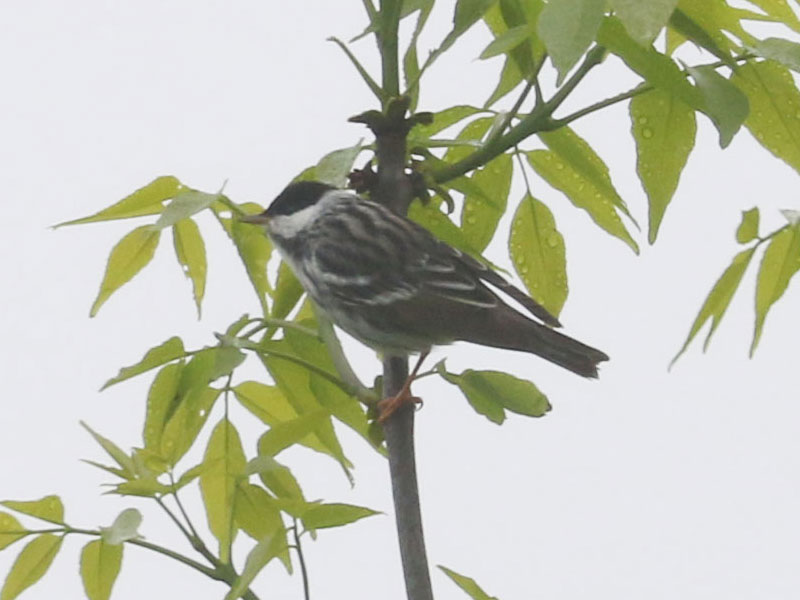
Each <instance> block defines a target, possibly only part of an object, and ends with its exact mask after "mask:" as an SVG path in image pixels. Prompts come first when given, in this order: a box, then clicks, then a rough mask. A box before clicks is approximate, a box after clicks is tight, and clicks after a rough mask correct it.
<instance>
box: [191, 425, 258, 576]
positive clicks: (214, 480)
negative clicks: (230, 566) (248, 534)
mask: <svg viewBox="0 0 800 600" xmlns="http://www.w3.org/2000/svg"><path fill="white" fill-rule="evenodd" d="M203 463H204V464H205V465H206V467H207V468H206V469H205V470H204V471H203V473H202V474H201V475H200V491H201V492H202V494H203V504H204V505H205V507H206V516H207V517H208V528H209V529H210V530H211V533H212V534H213V535H214V537H215V538H217V540H219V553H220V560H221V561H222V562H223V563H226V562H228V560H229V559H230V549H231V544H232V543H233V539H234V537H235V536H236V527H235V525H234V522H233V504H234V499H235V495H236V484H237V480H238V478H240V477H241V476H242V475H244V470H245V466H246V464H247V460H246V459H245V456H244V451H243V450H242V443H241V440H240V438H239V433H238V432H237V431H236V428H235V427H234V426H233V424H232V423H230V421H228V420H227V419H223V420H222V421H220V422H219V423H218V424H217V426H216V427H215V428H214V431H213V432H212V433H211V438H210V439H209V441H208V447H207V448H206V453H205V456H204V457H203Z"/></svg>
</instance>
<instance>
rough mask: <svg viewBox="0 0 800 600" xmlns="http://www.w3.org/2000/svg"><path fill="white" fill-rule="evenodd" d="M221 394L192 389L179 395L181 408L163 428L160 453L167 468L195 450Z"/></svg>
mask: <svg viewBox="0 0 800 600" xmlns="http://www.w3.org/2000/svg"><path fill="white" fill-rule="evenodd" d="M187 369H188V367H187ZM220 393H221V392H220V390H218V389H215V388H212V387H204V386H199V387H192V388H190V389H189V390H187V391H186V392H185V393H183V394H180V392H179V394H180V400H179V403H178V406H177V407H176V408H175V410H174V412H172V414H171V416H170V417H169V419H168V420H167V422H166V424H165V425H164V429H163V431H162V434H161V451H160V452H159V453H158V454H159V455H160V456H161V457H162V458H163V459H164V460H165V461H166V462H167V464H168V465H171V466H174V465H175V464H176V463H177V462H178V461H179V460H180V459H181V458H182V457H183V455H184V454H186V453H187V452H188V451H189V448H191V447H192V445H193V444H194V442H195V440H196V439H197V436H198V435H199V433H200V430H201V429H202V428H203V425H205V422H206V421H207V420H208V415H209V414H210V413H211V409H212V408H213V406H214V403H215V402H216V400H217V398H219V395H220Z"/></svg>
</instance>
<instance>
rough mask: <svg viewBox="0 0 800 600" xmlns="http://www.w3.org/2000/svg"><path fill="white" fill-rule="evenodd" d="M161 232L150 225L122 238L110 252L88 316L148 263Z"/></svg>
mask: <svg viewBox="0 0 800 600" xmlns="http://www.w3.org/2000/svg"><path fill="white" fill-rule="evenodd" d="M160 236H161V232H160V231H159V230H157V229H153V227H152V226H150V225H142V226H141V227H137V228H136V229H134V230H133V231H131V232H130V233H129V234H128V235H126V236H125V237H124V238H122V239H121V240H120V241H119V242H118V243H117V245H116V246H114V248H113V249H112V250H111V254H110V255H109V257H108V264H107V265H106V272H105V275H104V276H103V282H102V283H101V284H100V291H99V292H98V294H97V298H96V299H95V301H94V304H92V310H91V311H90V312H89V316H90V317H93V316H95V315H96V314H97V311H98V310H100V307H101V306H102V305H103V303H104V302H105V301H106V300H108V298H109V297H110V296H111V294H113V293H114V292H116V291H117V290H118V289H119V288H121V287H122V286H123V285H125V284H126V283H128V282H129V281H130V280H131V279H133V277H134V276H135V275H136V274H137V273H138V272H139V271H141V270H142V269H143V268H144V267H145V266H147V263H149V262H150V261H151V260H152V258H153V254H155V251H156V248H157V247H158V240H159V238H160Z"/></svg>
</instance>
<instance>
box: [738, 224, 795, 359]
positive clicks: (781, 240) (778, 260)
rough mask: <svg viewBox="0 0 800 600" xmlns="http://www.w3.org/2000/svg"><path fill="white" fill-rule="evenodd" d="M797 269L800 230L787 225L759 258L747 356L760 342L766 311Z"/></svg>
mask: <svg viewBox="0 0 800 600" xmlns="http://www.w3.org/2000/svg"><path fill="white" fill-rule="evenodd" d="M798 269H800V227H799V226H790V227H787V228H786V229H784V230H782V231H780V232H779V233H777V234H776V235H775V236H774V237H773V238H772V240H770V242H769V245H768V246H767V249H766V250H765V251H764V256H763V257H762V259H761V267H760V268H759V270H758V280H757V283H756V325H755V332H754V333H753V343H752V344H751V345H750V356H751V357H752V356H753V354H754V353H755V351H756V347H757V346H758V342H759V340H760V339H761V333H762V331H763V329H764V321H765V319H766V318H767V313H768V312H769V309H770V308H771V307H772V305H773V304H775V302H777V301H778V300H779V299H780V297H781V296H783V293H784V292H785V291H786V288H787V287H788V286H789V280H790V279H791V278H792V276H793V275H794V274H795V273H797V271H798Z"/></svg>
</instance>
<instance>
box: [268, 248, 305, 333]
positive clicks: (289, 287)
mask: <svg viewBox="0 0 800 600" xmlns="http://www.w3.org/2000/svg"><path fill="white" fill-rule="evenodd" d="M304 292H305V290H304V289H303V286H302V285H300V282H299V281H298V279H297V277H295V274H294V273H293V272H292V269H291V268H290V267H289V265H287V264H286V263H285V262H283V261H281V264H280V265H279V266H278V279H277V280H276V282H275V296H274V298H273V303H272V313H271V316H272V317H274V318H276V319H283V318H285V317H286V316H287V315H288V314H289V313H290V312H292V309H293V308H294V307H295V306H297V303H298V302H299V301H300V298H301V297H302V296H303V293H304Z"/></svg>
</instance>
